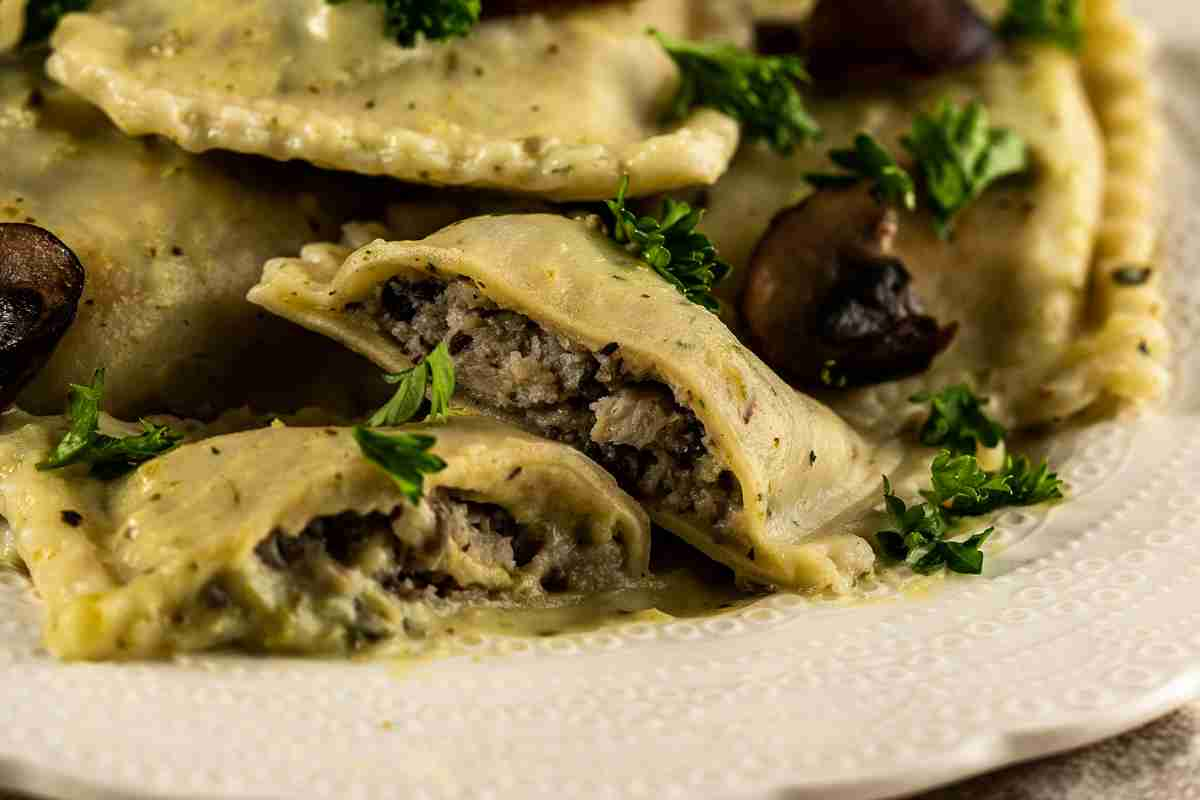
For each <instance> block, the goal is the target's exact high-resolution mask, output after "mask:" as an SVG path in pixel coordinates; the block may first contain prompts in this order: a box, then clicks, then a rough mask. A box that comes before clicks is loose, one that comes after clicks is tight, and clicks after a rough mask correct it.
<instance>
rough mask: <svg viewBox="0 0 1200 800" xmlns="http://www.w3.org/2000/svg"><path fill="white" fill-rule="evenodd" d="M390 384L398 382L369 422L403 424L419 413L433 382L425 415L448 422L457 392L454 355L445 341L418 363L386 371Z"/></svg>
mask: <svg viewBox="0 0 1200 800" xmlns="http://www.w3.org/2000/svg"><path fill="white" fill-rule="evenodd" d="M383 379H384V380H385V381H387V382H388V383H391V384H399V385H400V386H399V388H398V389H396V393H395V394H394V395H392V399H391V400H389V401H388V402H387V403H386V404H385V405H384V406H383V408H381V409H379V410H378V411H376V412H375V413H374V414H373V415H371V418H370V419H369V420H367V424H368V425H370V426H371V427H374V428H382V427H389V426H394V425H403V424H404V423H406V422H410V421H412V419H413V418H415V417H417V416H418V414H419V413H420V411H421V408H422V406H424V405H425V404H426V403H425V389H426V387H427V386H429V385H430V384H432V388H431V390H430V393H429V403H428V407H427V410H426V414H425V418H426V419H428V420H431V421H433V422H445V421H446V417H447V416H449V413H450V398H451V397H452V396H453V395H454V385H455V377H454V359H453V358H451V357H450V350H449V349H448V348H447V347H446V343H445V342H442V343H440V344H439V345H438V346H437V347H435V348H434V349H433V352H431V353H430V354H429V355H428V357H426V358H424V359H422V360H421V363H419V364H417V365H416V366H415V367H411V368H410V369H406V370H403V371H401V372H397V373H394V374H388V375H384V376H383Z"/></svg>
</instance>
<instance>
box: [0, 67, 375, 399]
mask: <svg viewBox="0 0 1200 800" xmlns="http://www.w3.org/2000/svg"><path fill="white" fill-rule="evenodd" d="M0 163H2V164H3V165H4V167H3V169H2V170H0V221H16V222H34V223H35V224H38V225H40V226H42V227H44V228H47V229H49V230H50V231H52V232H53V233H55V234H56V235H57V236H58V237H59V238H60V239H62V240H63V241H64V242H66V243H67V245H68V246H70V247H71V248H72V249H73V250H74V251H75V253H76V254H77V255H78V256H79V258H80V260H81V261H82V263H83V265H84V268H85V270H86V272H87V282H86V286H85V289H84V296H83V300H82V302H81V304H80V306H79V311H78V314H77V315H76V318H75V322H74V324H73V325H72V327H71V328H70V330H69V331H68V332H67V334H66V336H65V337H64V339H63V340H62V342H61V343H60V344H59V347H58V350H57V351H56V353H55V354H54V356H53V357H52V358H51V359H50V361H49V363H48V364H47V365H46V366H45V367H44V368H43V369H42V370H41V372H40V374H39V375H38V376H37V378H36V379H35V380H34V381H33V382H32V383H31V384H30V385H29V386H28V387H27V388H26V390H25V391H24V393H23V394H22V395H21V396H20V398H19V401H18V402H19V404H20V405H21V406H22V407H23V408H25V409H26V410H29V411H34V412H38V413H54V412H57V411H59V410H60V409H61V408H62V404H63V401H64V399H65V393H66V388H67V384H68V383H87V382H88V379H89V378H90V377H91V374H92V370H93V369H95V368H96V367H101V366H103V367H106V368H107V370H108V379H109V391H108V400H109V402H110V403H111V405H110V406H109V410H111V411H112V412H113V413H116V414H120V415H123V416H128V417H132V416H134V415H137V414H142V413H146V412H157V411H174V412H177V413H181V414H188V415H205V416H207V415H210V414H214V413H216V412H219V411H221V410H223V409H225V408H229V407H233V406H236V405H240V404H242V403H245V402H247V401H251V400H253V401H255V402H256V403H257V404H259V405H262V406H265V407H268V408H272V409H273V410H283V409H288V408H294V407H299V406H302V405H306V404H309V403H325V404H328V405H335V406H345V405H346V404H347V403H348V402H349V401H350V400H351V399H352V398H356V397H359V396H361V395H362V394H363V392H364V389H363V388H362V387H364V386H369V387H373V386H374V385H375V384H377V383H379V381H378V379H377V372H376V371H375V370H373V369H370V368H369V365H367V364H366V363H365V362H364V361H362V360H361V359H356V358H352V357H349V356H348V355H347V354H346V353H344V352H343V351H342V349H341V348H335V347H329V346H327V345H326V344H325V343H323V342H322V341H321V340H320V338H319V337H315V336H311V335H308V334H306V333H305V332H304V331H301V330H299V329H297V328H296V327H295V326H290V325H286V324H281V323H280V322H279V321H277V320H273V319H271V318H270V317H269V316H268V315H264V314H262V313H260V312H258V310H257V309H255V308H254V307H253V306H251V305H249V304H248V303H246V302H245V299H244V298H245V293H246V290H247V289H249V288H250V287H251V286H253V285H254V283H255V281H256V280H257V278H258V276H259V275H260V274H261V268H262V262H263V261H264V260H265V259H266V258H268V257H270V256H272V255H278V254H279V253H280V252H287V251H292V252H298V251H299V248H300V246H301V244H302V243H303V242H304V241H305V240H307V239H308V238H310V237H313V236H317V235H320V234H321V232H329V233H333V232H335V231H336V230H337V226H338V225H339V224H341V223H342V222H344V221H345V220H346V219H347V217H348V216H350V215H351V214H352V213H353V210H354V209H355V208H356V206H357V204H360V203H363V202H365V200H366V198H367V197H368V196H369V194H370V192H371V191H374V190H373V189H372V186H371V184H372V182H370V181H368V180H367V179H357V178H353V177H351V178H342V177H339V176H334V175H324V174H320V173H318V172H316V171H315V170H310V169H307V168H297V167H292V166H283V165H277V164H272V163H269V162H268V163H266V164H262V163H259V162H258V161H256V160H253V159H248V158H245V157H240V156H228V155H221V156H212V157H210V156H205V157H197V156H192V155H189V154H187V153H185V152H183V151H182V150H179V149H178V148H176V147H175V146H174V145H171V144H170V143H168V142H165V141H163V140H160V139H154V138H148V139H140V140H138V139H129V138H127V137H125V136H124V135H122V134H121V133H120V132H119V131H118V130H117V129H116V128H115V127H113V126H112V125H111V124H110V123H109V122H108V121H107V120H106V119H105V118H104V116H103V114H101V113H100V112H98V111H97V110H95V109H94V108H93V107H91V106H90V105H88V104H87V103H85V102H83V101H81V100H79V99H78V98H76V97H75V96H73V95H72V94H71V93H69V92H67V91H66V90H64V89H62V88H60V87H58V86H56V85H54V84H52V83H50V82H48V81H46V80H45V79H44V78H43V77H42V76H41V66H40V59H38V58H37V57H36V56H34V55H28V56H25V57H24V60H20V61H18V60H15V59H8V60H6V59H3V58H0ZM301 357H303V361H300V360H299V359H300V358H301ZM361 402H363V400H362V399H359V400H358V403H361Z"/></svg>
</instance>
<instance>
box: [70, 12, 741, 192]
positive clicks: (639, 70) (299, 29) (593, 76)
mask: <svg viewBox="0 0 1200 800" xmlns="http://www.w3.org/2000/svg"><path fill="white" fill-rule="evenodd" d="M744 22H745V15H744V14H743V13H742V11H741V6H740V4H739V3H731V2H727V0H640V1H639V2H633V3H607V4H605V3H597V4H595V5H594V6H593V7H585V8H584V9H583V10H579V11H574V12H570V13H566V14H562V15H553V16H544V15H522V16H518V17H512V18H501V19H494V20H489V21H485V22H483V23H481V24H480V25H479V26H478V27H477V29H476V30H475V31H474V32H473V33H472V34H471V35H470V36H469V37H467V38H465V39H459V40H452V41H446V42H435V43H425V44H422V45H420V46H418V47H416V48H401V47H400V46H399V45H397V44H396V43H395V42H394V41H391V40H389V39H388V38H387V37H386V36H385V34H384V32H383V10H382V8H381V6H380V5H379V4H368V3H366V2H348V3H343V4H338V5H332V4H330V3H328V2H327V1H326V0H249V1H247V0H219V1H218V2H206V3H181V2H177V0H100V1H99V2H97V3H96V5H95V6H94V7H93V9H92V11H91V12H89V13H87V14H74V15H70V16H68V17H66V18H65V19H64V20H63V22H62V24H61V26H60V27H59V29H58V31H57V33H56V34H55V36H54V40H53V43H54V55H53V56H52V57H51V59H50V61H49V65H48V67H49V70H50V73H51V75H52V76H53V77H54V78H55V79H57V80H59V81H61V82H62V83H64V84H66V85H67V86H69V87H71V88H72V89H74V90H75V91H77V92H79V93H80V94H82V95H83V96H84V97H86V98H88V99H89V100H91V101H92V102H94V103H96V104H97V105H99V106H100V107H101V108H103V109H104V110H105V111H106V112H107V113H108V114H109V115H110V116H111V117H112V118H113V120H115V121H116V123H117V124H118V125H119V126H120V127H121V128H122V129H123V130H124V131H126V132H127V133H133V134H140V133H158V134H162V135H164V136H167V137H169V138H171V139H173V140H174V141H176V142H178V143H179V144H180V145H182V146H183V147H184V148H186V149H188V150H193V151H202V150H209V149H213V148H223V149H229V150H236V151H240V152H245V153H255V154H259V155H265V156H270V157H272V158H276V159H293V158H298V159H303V160H306V161H310V162H313V163H315V164H319V165H321V166H327V167H332V168H336V169H342V170H350V171H355V172H361V173H367V174H381V175H390V176H393V177H396V178H402V179H404V180H408V181H414V182H420V183H432V184H438V185H470V186H478V187H495V188H501V189H505V190H512V191H520V192H526V193H536V194H539V195H543V196H547V197H553V198H557V199H602V198H605V197H608V196H610V195H611V194H612V193H613V191H614V187H615V186H616V185H617V182H618V180H619V178H620V176H621V175H622V174H623V173H626V172H627V173H629V174H630V175H631V177H632V182H633V187H634V188H635V190H636V191H637V192H639V193H651V192H654V191H662V190H666V189H670V188H678V187H682V186H687V185H693V184H701V183H712V182H713V181H714V180H716V179H717V177H718V176H720V174H721V173H722V172H724V170H725V168H726V166H727V165H728V162H729V159H730V157H731V156H732V154H733V151H734V149H735V147H736V145H737V139H738V132H737V125H736V124H735V123H734V121H733V120H731V119H729V118H727V117H725V116H723V115H721V114H718V113H716V112H713V111H709V110H700V111H697V112H696V113H694V114H692V115H690V116H689V117H688V118H687V119H685V120H683V121H682V123H680V124H678V125H676V126H665V125H663V124H662V123H661V117H662V114H663V112H664V110H665V109H666V107H667V104H668V102H669V100H670V98H671V96H672V94H673V92H674V91H675V87H676V84H677V76H676V72H675V68H674V66H673V64H672V62H671V60H670V59H669V58H668V57H667V56H666V54H665V53H664V52H663V51H662V50H661V48H660V47H659V46H658V44H657V43H656V42H655V41H654V40H653V39H652V38H651V37H649V36H647V35H646V28H647V26H654V27H657V28H659V29H660V30H662V31H664V32H666V33H670V34H673V35H679V36H686V37H692V38H701V37H704V36H707V35H710V34H716V35H720V36H722V37H734V38H739V39H743V40H744V39H745V38H746V37H747V35H748V34H747V31H746V26H745V24H744Z"/></svg>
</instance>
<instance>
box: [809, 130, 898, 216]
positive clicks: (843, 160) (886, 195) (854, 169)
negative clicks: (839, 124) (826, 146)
mask: <svg viewBox="0 0 1200 800" xmlns="http://www.w3.org/2000/svg"><path fill="white" fill-rule="evenodd" d="M829 160H830V161H832V162H833V163H834V164H837V165H838V166H839V167H841V168H842V169H844V170H846V172H845V173H841V174H828V173H819V172H814V173H810V174H808V175H806V176H805V179H806V180H808V182H809V183H811V184H812V185H813V186H815V187H817V188H818V189H822V188H825V187H835V188H836V187H844V186H850V185H852V184H854V183H857V182H858V181H860V180H868V181H871V182H872V183H874V188H873V190H872V191H873V192H874V194H875V198H876V199H877V200H879V202H881V203H888V204H890V205H895V206H902V207H904V208H906V209H908V210H909V211H914V210H915V209H916V207H917V190H916V186H915V185H914V184H913V179H912V176H911V175H909V174H908V172H907V171H906V170H905V169H904V168H903V167H901V166H900V165H899V164H897V163H896V159H895V158H893V157H892V154H891V153H890V152H889V151H888V149H887V148H886V147H884V146H883V145H882V144H880V143H879V142H878V141H876V140H875V138H874V137H872V136H871V135H870V134H867V133H860V134H858V135H857V136H855V137H854V147H851V148H846V149H838V150H830V151H829Z"/></svg>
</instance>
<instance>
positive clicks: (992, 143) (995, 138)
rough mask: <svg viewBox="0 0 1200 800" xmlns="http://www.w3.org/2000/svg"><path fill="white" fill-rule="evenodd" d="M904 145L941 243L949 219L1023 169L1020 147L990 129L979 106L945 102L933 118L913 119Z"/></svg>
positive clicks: (1002, 132) (1006, 134) (1022, 146)
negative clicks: (920, 179) (912, 159)
mask: <svg viewBox="0 0 1200 800" xmlns="http://www.w3.org/2000/svg"><path fill="white" fill-rule="evenodd" d="M903 144H904V146H905V147H906V148H907V149H908V151H909V152H911V153H912V154H913V156H914V157H915V158H916V160H917V164H918V167H919V169H920V171H921V175H922V177H923V179H924V181H923V194H924V199H925V202H926V203H927V205H928V206H929V208H930V210H931V211H932V213H933V217H934V224H935V226H936V227H937V230H938V234H939V235H940V236H942V237H943V238H944V237H947V236H949V235H950V233H951V231H952V230H953V227H954V225H953V223H954V217H955V216H956V215H957V214H958V213H959V212H960V211H962V210H963V209H964V208H966V207H967V206H968V205H970V204H971V203H972V202H973V201H974V200H976V199H977V198H978V197H979V196H980V195H981V194H983V192H984V190H985V189H987V188H988V186H990V185H991V184H992V183H994V182H995V181H997V180H999V179H1000V178H1003V177H1005V176H1006V175H1012V174H1015V173H1018V172H1023V171H1024V170H1025V168H1026V167H1027V165H1028V159H1027V155H1026V151H1025V143H1024V141H1022V140H1021V138H1020V137H1019V136H1017V135H1016V134H1015V133H1013V132H1012V131H1010V130H1007V129H1003V128H992V127H991V126H990V125H989V124H988V114H987V110H986V109H985V108H984V107H983V105H982V104H980V103H978V102H972V103H969V104H968V105H966V106H965V107H963V108H958V107H956V106H954V104H952V103H951V102H950V101H949V100H946V101H943V102H942V104H941V106H940V107H939V108H938V109H937V111H936V112H934V113H933V114H929V113H925V112H922V113H919V114H917V116H916V119H914V120H913V128H912V132H911V133H910V134H909V135H907V136H905V137H904V139H903Z"/></svg>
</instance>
